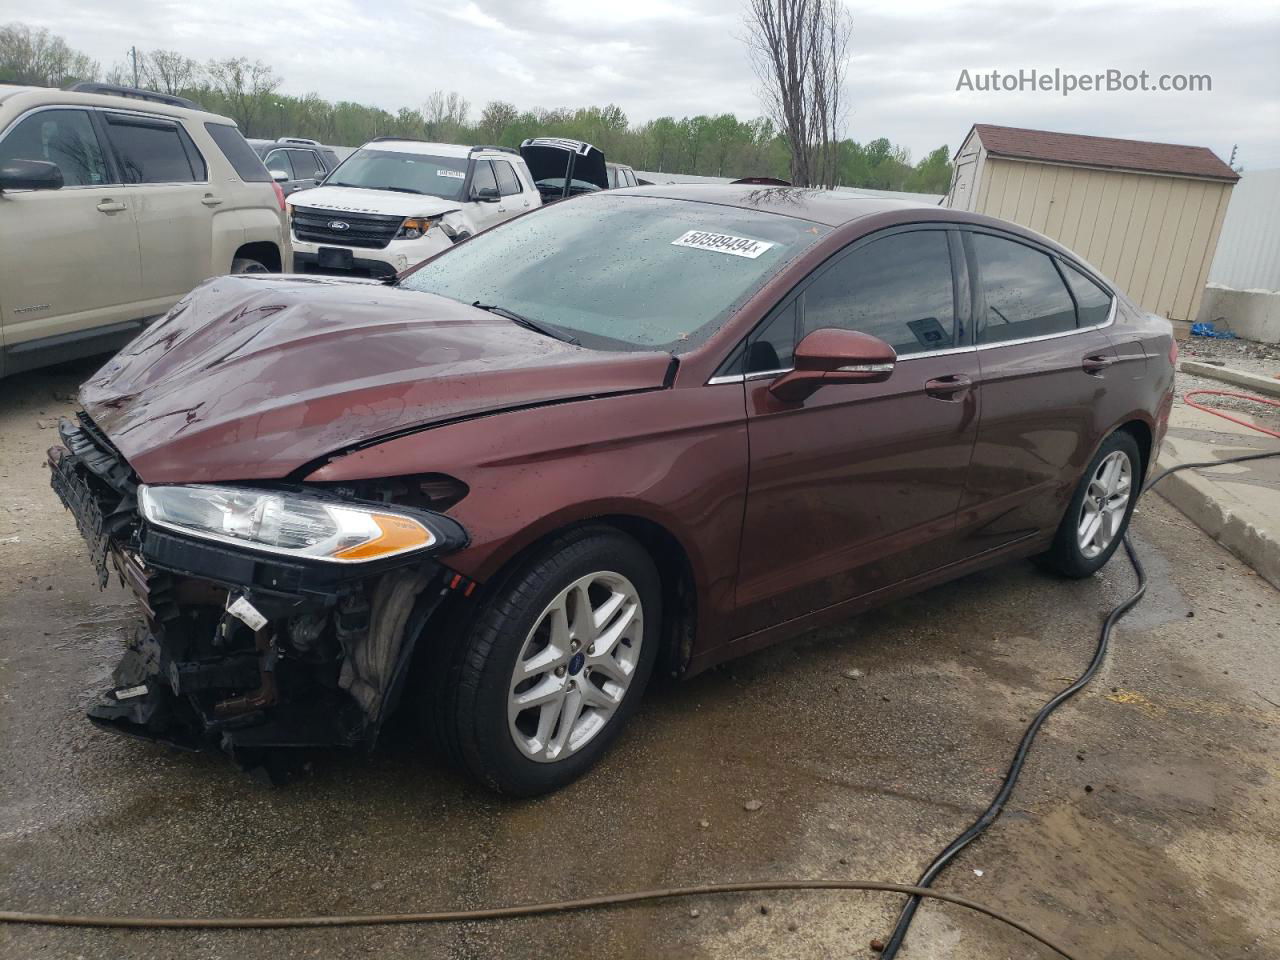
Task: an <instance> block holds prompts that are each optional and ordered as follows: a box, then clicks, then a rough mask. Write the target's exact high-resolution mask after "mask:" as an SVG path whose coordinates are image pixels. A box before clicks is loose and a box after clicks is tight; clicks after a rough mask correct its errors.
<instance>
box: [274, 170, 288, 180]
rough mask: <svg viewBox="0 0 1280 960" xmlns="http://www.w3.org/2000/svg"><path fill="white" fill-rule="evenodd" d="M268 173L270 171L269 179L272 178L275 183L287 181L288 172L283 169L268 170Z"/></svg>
mask: <svg viewBox="0 0 1280 960" xmlns="http://www.w3.org/2000/svg"><path fill="white" fill-rule="evenodd" d="M270 173H271V179H272V180H274V181H275V182H276V183H287V182H288V180H289V174H287V173H286V172H285V171H283V170H272V171H270Z"/></svg>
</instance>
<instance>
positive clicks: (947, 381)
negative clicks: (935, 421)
mask: <svg viewBox="0 0 1280 960" xmlns="http://www.w3.org/2000/svg"><path fill="white" fill-rule="evenodd" d="M972 386H973V380H972V379H971V378H969V377H966V376H965V375H964V374H963V373H952V374H948V375H947V376H945V377H934V378H933V379H932V380H926V381H925V382H924V392H925V393H927V394H928V395H929V396H931V397H933V398H934V399H935V400H947V401H950V402H954V401H956V400H959V399H960V397H961V396H962V395H963V394H964V393H966V392H967V391H968V390H969V388H970V387H972Z"/></svg>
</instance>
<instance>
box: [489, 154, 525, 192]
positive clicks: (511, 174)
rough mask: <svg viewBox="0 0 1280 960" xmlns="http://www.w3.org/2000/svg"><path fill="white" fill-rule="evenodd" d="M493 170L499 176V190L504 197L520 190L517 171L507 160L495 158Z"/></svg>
mask: <svg viewBox="0 0 1280 960" xmlns="http://www.w3.org/2000/svg"><path fill="white" fill-rule="evenodd" d="M493 172H494V174H495V175H496V176H497V178H498V190H499V191H501V193H502V195H503V196H504V197H510V196H512V195H514V194H517V193H519V192H520V181H519V180H517V179H516V172H515V171H514V170H512V169H511V164H509V163H507V161H505V160H494V161H493Z"/></svg>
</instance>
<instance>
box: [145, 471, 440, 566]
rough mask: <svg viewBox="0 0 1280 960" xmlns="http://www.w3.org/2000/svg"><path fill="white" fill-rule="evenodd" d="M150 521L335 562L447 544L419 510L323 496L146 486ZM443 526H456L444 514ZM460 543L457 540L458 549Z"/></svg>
mask: <svg viewBox="0 0 1280 960" xmlns="http://www.w3.org/2000/svg"><path fill="white" fill-rule="evenodd" d="M138 503H139V505H140V506H141V508H142V515H143V516H144V517H145V518H146V520H147V522H148V523H151V524H154V525H155V526H157V527H165V528H167V529H169V530H174V531H177V532H178V533H185V534H187V535H188V536H192V537H200V538H203V539H206V540H217V541H220V542H222V543H231V544H237V545H240V546H244V547H250V548H253V549H257V550H265V551H268V552H271V553H279V554H285V555H287V556H291V557H298V558H300V559H311V560H325V561H329V562H332V563H365V562H368V561H371V560H384V559H386V558H388V557H395V556H399V555H401V554H405V553H414V552H419V551H424V550H429V549H431V548H432V547H435V546H437V545H438V544H439V543H440V541H441V539H442V538H443V539H446V540H449V539H452V540H455V541H456V539H457V538H456V536H451V534H452V532H453V531H444V532H443V536H442V535H441V534H438V533H437V531H435V530H433V529H432V524H431V520H430V519H429V517H427V516H423V515H422V513H420V512H410V511H406V512H400V511H399V510H395V509H382V508H381V507H380V506H378V505H373V504H356V503H346V502H344V501H341V500H334V499H330V498H325V497H318V496H310V495H308V494H305V493H294V492H289V491H276V490H255V489H252V488H249V487H224V486H217V485H212V484H192V485H189V486H146V485H143V486H140V487H139V488H138ZM439 521H440V523H441V524H447V525H448V526H449V527H456V524H454V523H453V521H450V520H448V519H447V518H445V517H440V518H439ZM453 545H454V546H457V545H458V544H456V542H455V543H454V544H453Z"/></svg>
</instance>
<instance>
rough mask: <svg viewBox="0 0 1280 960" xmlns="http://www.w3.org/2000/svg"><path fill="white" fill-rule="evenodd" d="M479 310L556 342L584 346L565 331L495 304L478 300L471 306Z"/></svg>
mask: <svg viewBox="0 0 1280 960" xmlns="http://www.w3.org/2000/svg"><path fill="white" fill-rule="evenodd" d="M471 305H472V306H473V307H475V308H476V309H478V310H485V311H488V312H489V313H493V314H497V315H498V316H499V317H505V318H506V319H508V320H510V321H511V322H512V323H514V324H515V325H516V326H519V327H524V328H525V329H526V330H532V331H533V332H534V333H540V334H542V335H543V336H544V337H552V338H553V339H555V340H563V341H564V342H565V343H572V344H573V345H574V346H575V347H580V346H582V343H581V341H580V340H578V338H577V337H573V336H570V335H569V334H567V333H565V332H564V331H563V330H557V329H555V328H554V327H551V326H548V325H547V324H543V323H539V322H538V321H537V320H530V319H529V318H528V317H526V316H525V315H524V314H521V313H516V312H515V311H514V310H508V309H507V308H506V307H500V306H498V305H497V304H495V303H481V302H480V301H479V300H476V301H475V302H473V303H472V304H471Z"/></svg>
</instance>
